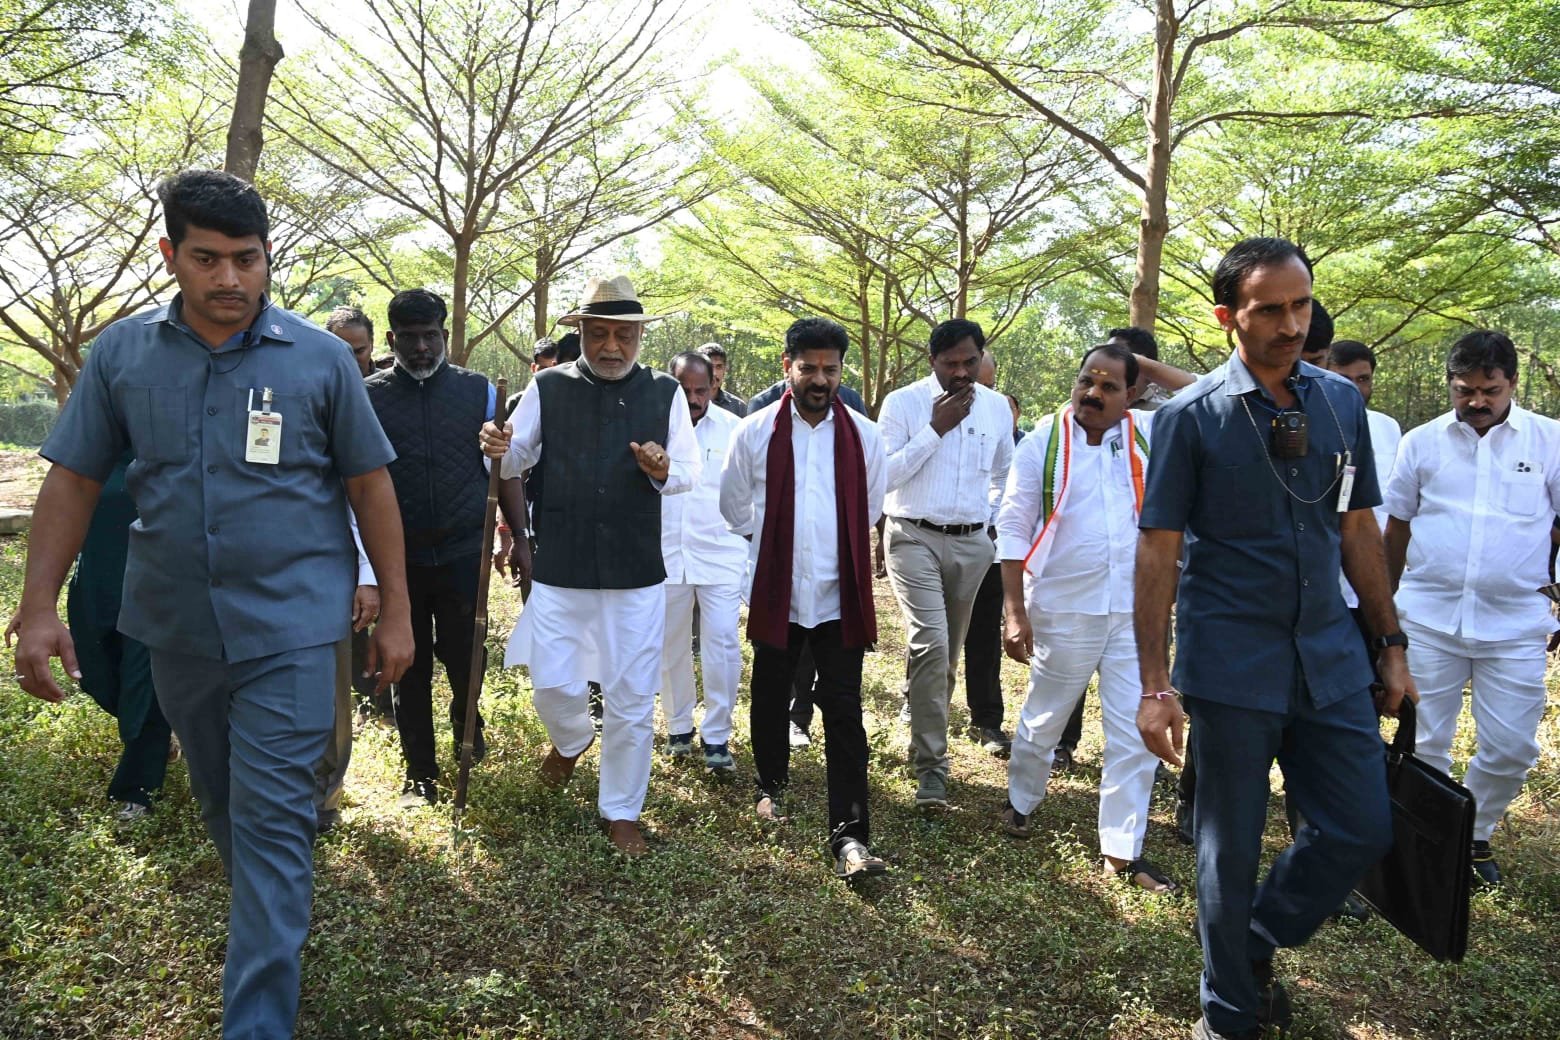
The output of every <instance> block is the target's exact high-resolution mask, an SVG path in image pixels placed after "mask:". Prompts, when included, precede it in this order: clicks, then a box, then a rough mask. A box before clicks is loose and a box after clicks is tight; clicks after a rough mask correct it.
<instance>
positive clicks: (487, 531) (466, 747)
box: [455, 378, 509, 823]
mask: <svg viewBox="0 0 1560 1040" xmlns="http://www.w3.org/2000/svg"><path fill="white" fill-rule="evenodd" d="M495 388H496V390H497V392H498V397H497V401H496V403H495V406H494V408H493V422H494V424H495V425H497V426H499V427H502V426H503V425H504V423H505V422H507V421H508V420H509V416H508V415H507V414H506V413H507V412H508V407H507V401H506V398H507V394H508V390H509V380H507V379H503V378H500V379H499V380H498V382H497V383H496V384H495ZM502 462H503V460H502V459H490V460H489V465H488V490H487V505H486V506H485V507H484V509H483V512H482V553H481V555H480V556H478V557H477V566H478V569H479V570H480V571H481V574H480V575H479V576H478V578H477V602H476V606H475V609H474V612H473V613H474V617H473V620H472V632H471V681H470V682H469V683H468V684H467V686H466V726H465V731H464V732H463V733H462V734H461V738H460V772H459V773H458V774H456V777H455V822H456V823H459V822H460V814H461V813H462V812H463V811H465V808H466V784H467V783H468V782H469V781H470V780H471V756H472V755H473V754H474V753H475V751H476V739H477V700H478V698H479V697H480V696H481V694H482V679H483V674H482V672H483V667H482V666H483V663H484V661H483V657H484V654H483V650H484V649H485V648H486V647H487V610H488V579H489V577H490V574H491V570H492V566H493V561H492V556H493V529H494V528H495V527H496V526H497V524H498V482H499V481H500V480H502V479H503V478H502V477H500V476H499V471H500V470H501V469H502V468H503V466H502Z"/></svg>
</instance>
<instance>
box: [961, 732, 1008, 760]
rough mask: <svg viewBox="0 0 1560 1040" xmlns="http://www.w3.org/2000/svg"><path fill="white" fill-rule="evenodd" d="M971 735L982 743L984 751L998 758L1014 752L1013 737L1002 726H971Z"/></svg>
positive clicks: (975, 740)
mask: <svg viewBox="0 0 1560 1040" xmlns="http://www.w3.org/2000/svg"><path fill="white" fill-rule="evenodd" d="M969 737H970V739H971V740H973V741H974V742H975V743H977V744H979V745H980V747H981V750H982V751H984V752H986V754H988V755H992V756H994V757H996V758H1007V757H1008V755H1010V754H1012V752H1013V738H1012V737H1010V736H1008V735H1007V733H1006V732H1004V731H1003V729H1002V728H1001V727H1000V726H998V727H996V728H995V729H993V728H992V727H990V726H971V727H970V728H969Z"/></svg>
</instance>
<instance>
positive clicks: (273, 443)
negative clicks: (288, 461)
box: [244, 387, 282, 466]
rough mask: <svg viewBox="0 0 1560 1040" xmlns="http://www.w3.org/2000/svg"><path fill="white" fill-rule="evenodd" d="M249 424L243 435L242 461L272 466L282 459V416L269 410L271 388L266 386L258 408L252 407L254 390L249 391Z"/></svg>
mask: <svg viewBox="0 0 1560 1040" xmlns="http://www.w3.org/2000/svg"><path fill="white" fill-rule="evenodd" d="M249 403H250V409H249V426H248V430H247V433H246V434H245V436H244V461H245V462H258V463H261V464H262V465H266V466H274V465H276V464H277V463H279V462H281V461H282V416H281V413H279V412H273V411H271V388H270V387H266V388H265V392H264V394H263V395H262V397H261V400H260V410H259V411H255V409H254V391H253V390H251V391H250V392H249Z"/></svg>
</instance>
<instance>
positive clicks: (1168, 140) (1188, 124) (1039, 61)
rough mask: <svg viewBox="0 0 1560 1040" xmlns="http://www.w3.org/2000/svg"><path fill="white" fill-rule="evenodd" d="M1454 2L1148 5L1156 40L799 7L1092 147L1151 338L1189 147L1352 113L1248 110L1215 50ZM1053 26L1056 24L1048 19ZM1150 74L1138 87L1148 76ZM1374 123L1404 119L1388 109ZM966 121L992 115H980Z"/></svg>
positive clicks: (986, 2)
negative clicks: (971, 83) (1176, 167)
mask: <svg viewBox="0 0 1560 1040" xmlns="http://www.w3.org/2000/svg"><path fill="white" fill-rule="evenodd" d="M1457 2H1459V0H1381V2H1376V0H1258V2H1256V3H1239V2H1235V0H1180V2H1179V3H1178V2H1177V0H1152V4H1151V11H1152V14H1153V22H1152V32H1147V31H1142V30H1140V29H1139V28H1138V27H1139V26H1142V25H1143V21H1144V20H1143V19H1142V18H1141V17H1139V12H1140V10H1141V9H1140V8H1136V7H1133V6H1130V5H1126V4H1120V3H1114V2H1112V0H1088V2H1084V3H1079V4H1073V5H1069V6H1068V7H1067V8H1066V13H1065V14H1057V13H1055V12H1047V11H1044V10H1040V11H1037V10H1036V9H1034V8H1033V7H1030V6H1028V5H1022V4H1018V5H1015V4H1011V3H1007V2H1005V0H970V2H966V3H959V4H953V5H949V4H944V3H941V2H939V0H800V4H801V6H802V8H803V9H804V10H806V11H807V12H808V13H809V15H810V17H811V18H812V19H813V21H814V22H815V23H817V24H821V25H826V26H831V27H839V28H845V29H850V30H854V31H858V32H866V33H883V32H886V33H889V34H892V35H894V36H896V37H899V38H900V39H903V40H905V41H906V42H908V43H909V44H910V45H912V46H914V47H916V48H918V49H919V50H921V51H922V52H924V53H925V54H927V55H928V56H930V57H931V58H933V59H935V60H937V61H940V62H944V63H947V64H949V65H953V66H957V67H960V68H966V69H971V70H974V71H977V72H980V73H982V74H983V75H985V76H987V77H989V78H990V79H991V81H992V82H994V83H996V84H998V85H999V86H1000V87H1001V88H1002V89H1003V91H1004V92H1005V94H1006V96H1007V97H1008V99H1009V101H1010V103H1011V104H1010V107H1009V108H1008V109H1006V110H1005V111H1006V113H1008V114H1011V113H1014V112H1018V113H1023V114H1026V115H1028V116H1029V117H1031V118H1037V119H1040V120H1043V121H1045V122H1046V123H1048V124H1050V125H1052V126H1054V127H1056V128H1057V129H1059V130H1061V131H1062V132H1064V133H1066V134H1068V135H1070V136H1072V137H1073V138H1074V139H1076V140H1077V141H1078V142H1079V143H1081V144H1083V145H1084V146H1086V147H1088V148H1089V149H1090V150H1092V151H1093V152H1094V153H1095V154H1096V155H1097V156H1098V159H1099V161H1100V162H1101V163H1103V164H1104V166H1105V167H1107V168H1108V169H1110V170H1111V171H1113V172H1114V173H1115V175H1116V176H1117V177H1119V178H1120V180H1121V181H1122V182H1124V183H1125V185H1126V186H1127V187H1128V188H1129V189H1130V190H1131V191H1132V192H1133V193H1134V194H1135V195H1136V196H1137V197H1138V200H1139V203H1140V214H1139V220H1138V235H1137V259H1136V267H1135V270H1134V273H1133V278H1132V287H1131V292H1130V319H1131V321H1132V323H1133V324H1134V325H1139V326H1142V327H1144V328H1152V327H1153V326H1154V322H1155V320H1156V318H1157V315H1158V310H1159V286H1160V267H1161V263H1162V260H1163V252H1164V243H1165V238H1166V236H1167V235H1168V234H1169V231H1170V179H1171V164H1172V161H1173V159H1174V157H1175V154H1176V151H1177V150H1178V149H1179V148H1180V147H1181V146H1182V145H1183V144H1184V143H1185V142H1186V141H1187V139H1188V138H1189V137H1191V136H1192V135H1194V134H1196V133H1198V132H1199V131H1203V130H1205V129H1207V128H1212V127H1215V126H1218V125H1220V124H1223V123H1228V122H1235V121H1241V122H1251V121H1270V122H1278V121H1286V120H1314V119H1316V118H1320V117H1327V116H1334V115H1345V114H1351V113H1353V114H1360V113H1361V111H1362V110H1361V109H1359V108H1358V106H1356V105H1353V104H1350V105H1348V106H1347V107H1343V108H1339V107H1337V106H1333V105H1327V106H1325V107H1322V108H1305V107H1301V106H1296V105H1287V104H1286V105H1284V106H1282V107H1277V108H1261V107H1257V106H1254V105H1252V104H1250V103H1249V102H1248V100H1247V98H1246V96H1245V94H1244V91H1243V87H1244V84H1245V81H1246V80H1247V77H1248V76H1250V75H1251V74H1252V73H1253V69H1252V68H1251V67H1250V66H1245V65H1233V64H1231V63H1229V62H1227V61H1226V60H1225V57H1224V55H1223V54H1222V53H1221V52H1222V51H1224V50H1225V49H1226V48H1228V47H1230V46H1231V45H1232V42H1233V41H1238V40H1239V39H1240V38H1241V37H1249V36H1258V35H1263V36H1264V37H1265V38H1266V39H1268V40H1270V41H1271V40H1272V39H1273V36H1272V34H1273V33H1275V32H1285V33H1295V32H1301V33H1307V34H1311V36H1312V38H1313V39H1315V38H1320V37H1319V35H1318V34H1322V33H1326V32H1329V31H1335V30H1336V31H1344V30H1348V29H1352V28H1355V27H1358V26H1362V25H1372V24H1382V23H1386V22H1389V21H1391V20H1392V19H1394V18H1398V17H1401V16H1406V14H1407V13H1409V12H1412V11H1415V10H1417V9H1420V8H1431V7H1441V6H1446V5H1448V4H1453V3H1457ZM1047 15H1050V17H1047ZM1145 72H1146V76H1145V75H1144V73H1145ZM1380 112H1381V114H1390V115H1404V114H1407V113H1405V112H1404V111H1402V110H1401V108H1399V107H1397V106H1391V105H1383V106H1382V107H1381V109H1380ZM973 114H979V115H986V114H992V113H991V112H990V110H988V109H980V110H978V111H976V112H975V113H973Z"/></svg>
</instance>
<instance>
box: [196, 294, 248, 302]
mask: <svg viewBox="0 0 1560 1040" xmlns="http://www.w3.org/2000/svg"><path fill="white" fill-rule="evenodd" d="M206 300H207V301H208V302H210V303H248V302H249V297H248V296H245V295H244V294H243V293H234V292H219V293H207V294H206Z"/></svg>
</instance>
